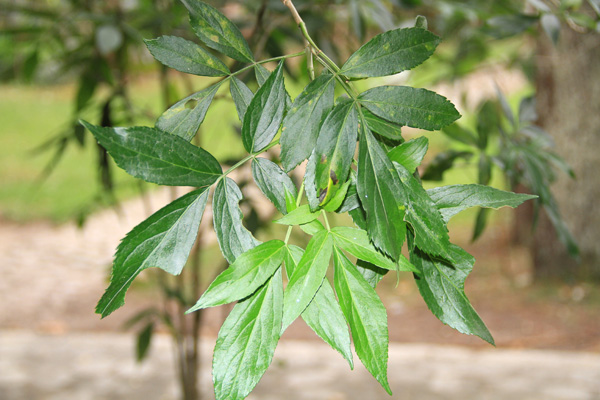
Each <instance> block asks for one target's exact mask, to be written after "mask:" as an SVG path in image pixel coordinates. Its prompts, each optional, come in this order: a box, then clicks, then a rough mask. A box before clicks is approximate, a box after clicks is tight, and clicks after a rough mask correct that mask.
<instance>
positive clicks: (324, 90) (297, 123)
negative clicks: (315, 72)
mask: <svg viewBox="0 0 600 400" xmlns="http://www.w3.org/2000/svg"><path fill="white" fill-rule="evenodd" d="M334 83H335V78H334V76H333V75H331V74H323V75H320V76H319V77H317V79H315V80H314V81H312V82H311V83H309V84H308V85H307V86H306V87H305V88H304V90H303V91H302V93H300V95H299V96H298V97H297V98H296V100H294V103H293V104H292V108H291V109H290V111H289V112H288V113H287V116H286V117H285V119H284V121H283V128H282V131H281V163H282V164H283V168H284V169H285V170H286V171H290V170H291V169H293V168H294V167H295V166H296V165H298V164H300V163H301V162H302V161H304V160H306V159H307V158H308V156H310V154H311V153H312V151H313V149H314V148H315V146H316V144H317V137H318V135H319V128H320V126H321V122H322V120H323V118H324V117H325V115H326V113H328V112H329V110H330V109H331V107H333V91H334V90H333V89H334V86H335V85H334Z"/></svg>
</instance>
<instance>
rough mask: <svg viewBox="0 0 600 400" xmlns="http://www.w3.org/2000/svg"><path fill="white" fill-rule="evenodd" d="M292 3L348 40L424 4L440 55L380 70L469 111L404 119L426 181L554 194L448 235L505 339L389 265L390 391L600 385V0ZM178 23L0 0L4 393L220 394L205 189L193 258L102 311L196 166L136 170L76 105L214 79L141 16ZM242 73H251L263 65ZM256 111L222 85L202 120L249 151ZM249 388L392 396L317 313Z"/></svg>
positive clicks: (134, 107)
mask: <svg viewBox="0 0 600 400" xmlns="http://www.w3.org/2000/svg"><path fill="white" fill-rule="evenodd" d="M208 3H211V4H212V5H213V6H215V7H217V8H219V9H220V10H221V11H222V12H223V13H224V14H225V15H226V16H227V17H228V18H229V19H231V20H232V21H234V22H235V23H236V25H237V26H238V27H239V28H240V30H241V31H242V33H243V34H244V36H245V37H246V39H247V40H248V42H249V43H250V46H251V48H252V49H253V51H254V54H255V55H256V58H257V59H265V58H269V57H275V56H279V55H283V54H286V53H291V52H295V51H300V50H302V49H303V47H304V44H303V42H302V38H301V36H300V35H299V33H298V31H297V27H296V26H295V24H294V23H293V21H292V19H291V18H290V15H289V11H288V10H287V8H285V7H284V6H283V5H282V3H281V2H280V1H279V0H249V1H234V0H231V1H212V2H211V1H209V2H208ZM294 3H295V4H296V7H297V8H298V10H299V11H300V14H301V15H302V17H303V19H304V20H305V21H306V23H307V27H308V30H309V32H311V35H312V36H313V38H314V39H315V41H316V42H317V43H318V44H319V45H320V47H321V48H322V49H323V50H324V51H325V52H326V53H327V54H328V55H330V56H331V58H332V59H333V60H334V61H336V62H337V63H339V64H342V63H343V62H344V61H345V60H346V58H347V57H348V56H349V55H350V54H352V52H353V51H354V50H356V49H357V48H358V47H359V46H360V45H361V44H362V43H365V42H366V41H367V40H368V39H370V38H371V37H373V36H374V35H376V34H377V33H380V32H382V31H385V30H389V29H394V28H398V27H409V26H414V24H415V18H416V17H417V16H418V15H422V16H425V17H426V18H427V21H428V28H429V29H430V30H431V31H433V32H434V33H436V34H437V35H439V36H441V37H442V39H443V41H442V43H441V44H440V46H439V47H438V50H437V51H436V53H435V54H434V56H433V57H432V58H431V59H429V60H428V61H426V62H425V63H424V64H422V65H421V66H419V67H418V68H416V69H415V70H414V71H411V72H410V73H403V74H400V75H397V76H393V77H389V78H386V79H377V80H373V82H371V81H369V83H368V84H370V85H378V84H384V83H385V84H405V85H411V86H416V87H426V88H429V89H432V90H435V91H436V92H438V93H440V94H442V95H444V96H446V97H448V98H449V99H451V100H452V102H453V103H454V104H456V105H457V108H459V110H460V111H461V113H462V114H463V118H461V119H460V120H459V122H458V123H457V124H454V125H452V126H450V127H448V128H446V129H444V131H442V132H423V131H417V130H412V129H405V128H403V129H402V133H403V136H404V138H405V139H409V138H412V137H415V136H418V135H423V134H425V135H426V136H427V137H428V138H429V141H430V146H429V152H428V154H427V156H426V158H425V160H424V163H423V165H422V166H421V167H420V169H419V172H420V174H421V176H422V179H423V180H424V184H425V186H426V187H427V188H429V187H435V186H440V185H447V184H457V183H481V184H489V185H492V186H494V187H497V188H501V189H506V190H513V191H518V192H527V193H533V194H536V195H538V196H539V200H538V201H537V202H535V203H534V202H528V203H527V204H525V205H523V206H521V207H519V208H518V209H517V210H512V209H502V210H499V211H492V212H488V211H483V210H478V209H475V210H472V211H469V212H465V213H462V214H461V215H459V216H457V217H455V218H454V219H453V220H452V221H451V223H450V225H449V229H450V235H451V239H452V241H453V242H455V243H456V244H458V245H460V246H462V247H465V248H466V249H467V250H468V251H469V252H470V253H472V254H473V255H474V256H475V257H476V259H477V262H476V267H475V269H474V272H473V274H472V275H471V277H470V278H469V279H468V280H467V283H466V292H467V295H468V296H469V297H470V299H471V302H472V303H473V305H474V306H475V308H476V309H477V310H478V312H479V314H480V315H481V317H482V319H483V320H484V321H485V322H486V324H487V325H488V327H489V329H490V331H491V332H492V334H493V336H494V338H495V339H496V344H497V348H495V349H494V348H491V347H490V346H489V345H486V344H485V343H483V342H482V341H481V340H479V339H477V338H473V337H469V336H465V335H461V334H459V333H457V332H455V331H453V330H452V329H450V328H448V327H447V326H444V325H443V324H442V323H440V322H439V321H438V320H437V319H436V318H435V317H434V316H433V315H431V313H430V312H429V311H428V310H427V307H426V305H425V304H424V302H423V301H422V300H421V299H420V296H419V293H418V290H417V288H416V286H415V285H414V283H413V282H412V277H411V276H409V275H403V276H401V278H400V281H399V283H398V284H396V279H395V277H386V278H385V279H384V280H383V281H382V283H381V284H380V285H379V287H378V292H379V294H380V296H381V297H382V299H383V301H384V303H385V305H386V307H387V309H388V314H389V331H390V339H391V345H390V366H389V377H390V383H391V386H392V389H393V390H394V393H395V394H394V396H393V398H395V399H396V398H397V399H459V398H460V399H482V398H485V399H505V398H507V397H508V396H512V397H513V398H516V399H542V398H543V399H600V318H599V316H600V286H599V282H600V246H599V245H598V242H599V241H600V209H599V207H598V201H597V199H598V198H599V197H600V177H598V173H597V171H599V170H600V157H599V156H598V149H600V113H599V112H598V110H599V109H600V23H599V15H600V2H599V1H598V0H585V1H584V0H566V1H562V0H548V1H546V0H527V1H516V0H514V1H513V0H499V1H494V2H489V1H483V0H460V1H442V0H319V1H300V0H297V1H295V2H294ZM164 34H169V35H176V36H181V37H186V38H188V39H190V40H194V35H193V32H192V30H191V29H190V27H189V23H188V16H187V12H186V9H185V7H183V5H182V4H181V3H179V2H177V1H174V0H109V1H104V2H98V1H93V0H35V1H33V0H28V1H27V0H11V1H5V0H0V304H1V305H0V399H2V400H21V399H142V398H143V399H146V400H150V399H185V400H197V399H200V398H202V399H210V398H214V395H213V394H212V383H211V378H210V365H211V361H210V359H211V356H212V346H213V345H214V340H215V338H216V334H217V332H218V329H219V327H220V325H221V323H222V321H223V320H224V318H225V317H226V315H227V313H228V311H229V309H228V308H227V307H226V306H224V307H221V308H218V309H211V310H208V311H203V312H202V313H195V314H193V315H191V316H187V317H183V314H182V312H183V311H184V310H185V309H187V308H188V305H189V304H190V303H191V304H193V303H194V302H195V301H196V299H197V298H198V297H199V294H200V293H202V291H203V290H204V288H205V287H206V286H207V285H208V284H209V283H210V282H211V281H212V279H213V278H214V277H215V276H216V275H217V274H218V273H219V272H220V271H221V270H222V269H223V268H225V267H226V266H227V264H226V263H225V262H224V261H223V259H222V257H221V255H220V252H219V249H218V244H217V242H216V239H215V238H214V236H213V234H211V229H210V218H209V217H207V216H209V215H210V211H207V212H206V214H205V218H204V220H203V222H202V226H201V232H200V235H199V240H198V242H197V244H196V247H195V249H194V251H193V253H192V256H191V257H190V261H189V264H190V265H189V266H188V268H186V272H185V273H184V274H183V275H182V276H181V277H178V278H174V277H171V276H167V275H166V274H163V273H162V272H161V271H158V270H147V271H145V272H144V273H142V274H141V275H140V277H139V278H138V279H137V280H136V281H135V282H134V284H133V286H132V289H131V290H130V292H129V293H128V295H127V302H126V306H125V307H123V308H121V309H120V310H119V311H118V312H116V313H114V314H112V315H111V316H110V317H109V318H107V319H104V320H100V319H99V317H98V316H97V315H96V314H94V306H95V303H96V302H97V300H98V299H99V298H100V296H101V295H102V293H103V290H104V288H105V287H106V286H107V282H108V279H109V274H110V267H111V262H112V255H113V253H114V250H115V248H116V246H117V245H118V243H119V240H120V239H121V238H122V237H123V236H124V235H125V234H126V233H127V232H128V231H129V230H130V229H131V228H132V227H133V226H135V225H137V224H138V223H139V222H141V221H142V220H143V219H145V218H146V217H148V216H149V215H150V214H151V213H153V212H154V211H156V210H158V209H159V208H160V207H162V206H163V205H165V204H167V203H168V202H170V201H171V200H173V199H174V198H177V197H179V196H180V195H182V194H183V193H184V192H185V190H184V189H183V188H170V189H165V188H158V187H157V186H155V185H151V184H147V183H144V182H141V181H138V180H136V179H134V178H132V177H130V176H127V175H126V174H125V173H124V172H123V171H121V170H119V169H118V168H116V166H115V165H114V163H113V161H112V160H111V159H110V157H108V156H107V154H106V152H105V151H104V150H103V149H102V148H101V147H99V145H98V144H97V143H96V142H95V140H94V139H93V138H92V136H91V135H90V134H89V132H87V131H85V130H84V129H83V127H81V125H79V124H78V120H79V119H86V120H88V121H90V122H92V123H95V124H101V125H104V126H109V125H110V126H132V125H149V126H152V125H153V124H154V121H155V120H156V118H157V117H158V116H159V115H160V114H161V113H162V111H164V110H165V109H166V108H167V107H169V106H170V105H172V104H173V103H175V102H176V101H178V100H180V99H181V98H183V97H185V96H187V95H188V94H190V93H192V92H195V91H198V90H200V89H202V88H204V87H207V86H208V85H209V84H210V83H211V82H213V81H211V79H210V78H201V77H196V76H191V75H185V74H181V73H178V72H176V71H173V70H168V69H166V67H163V66H162V65H160V64H158V63H157V62H155V61H154V60H153V58H152V57H151V55H150V54H149V52H148V51H147V50H146V48H145V46H144V44H143V40H142V39H144V38H146V39H148V38H154V37H157V36H160V35H164ZM227 62H228V64H232V62H231V60H228V61H227ZM230 66H231V68H233V69H234V70H235V69H236V68H238V67H240V66H239V65H237V66H236V65H230ZM267 66H268V67H269V68H272V66H269V65H267ZM305 71H306V65H305V61H299V60H296V59H294V60H293V61H289V62H287V63H286V74H287V78H289V79H288V80H287V90H288V92H289V93H290V95H291V96H292V97H293V98H294V97H295V96H297V95H298V94H299V93H300V91H301V90H302V88H303V87H304V86H305V85H306V84H307V83H308V76H307V74H306V72H305ZM244 80H245V81H246V82H247V84H248V85H249V86H250V87H251V88H252V89H255V88H256V87H257V82H256V78H255V77H254V76H252V75H247V76H244ZM358 85H359V87H360V88H361V89H366V88H367V83H363V82H359V83H358ZM239 131H240V126H239V121H238V118H237V115H236V112H235V107H234V104H233V102H232V101H231V99H230V97H229V96H228V93H227V91H226V90H221V91H219V93H218V94H217V96H216V97H215V101H213V104H212V106H211V108H210V110H209V113H208V115H207V118H206V120H205V122H204V123H203V125H202V126H201V128H200V131H199V134H198V135H197V137H196V139H195V143H196V144H197V145H200V146H202V147H204V148H206V149H207V150H208V151H210V152H211V153H212V154H214V155H215V156H216V157H217V159H219V160H220V161H221V162H222V163H223V164H224V165H233V164H234V163H235V162H237V161H238V160H239V159H241V158H242V157H243V156H244V149H243V147H242V145H241V141H240V140H239V138H238V136H239ZM269 156H270V157H272V158H273V159H276V158H277V152H274V153H271V154H269ZM233 177H234V179H235V180H236V181H237V183H238V184H239V185H240V186H241V187H242V190H243V192H244V195H245V196H246V197H247V199H246V200H244V201H243V202H242V205H241V206H242V209H243V211H244V214H245V219H244V221H245V223H246V224H247V227H248V229H250V230H251V231H252V232H253V233H255V235H257V237H258V238H261V237H267V236H270V235H273V234H278V232H279V231H278V230H277V229H278V228H273V227H271V226H269V223H270V221H272V220H273V219H275V218H277V213H276V211H275V210H274V209H272V208H271V207H270V206H268V205H267V201H266V199H264V198H263V197H262V194H261V193H260V192H259V191H258V190H257V189H256V188H255V187H254V186H253V185H252V184H250V181H251V177H250V174H249V171H245V170H243V169H242V170H241V171H240V172H239V174H237V175H235V176H233ZM297 178H298V179H299V176H298V177H297ZM339 222H340V223H346V222H347V221H344V220H342V219H340V221H339ZM296 240H298V241H301V240H303V239H302V236H301V235H300V234H298V237H297V238H296ZM249 398H254V399H281V398H286V399H365V398H366V399H379V398H381V399H385V398H389V397H388V396H387V395H386V394H385V392H384V391H383V390H382V389H381V388H379V387H378V386H377V384H376V382H375V380H374V379H372V378H369V376H368V374H367V372H366V371H365V370H364V369H361V367H357V369H356V371H349V370H348V367H347V365H345V364H344V361H343V360H342V359H341V357H339V355H338V354H336V353H335V351H333V350H331V349H330V348H328V347H327V346H326V345H324V344H322V343H320V342H319V338H318V337H317V336H316V335H315V334H314V333H313V332H312V331H311V330H310V329H309V328H308V327H307V326H306V325H304V324H303V322H301V321H300V322H296V323H295V324H294V325H292V327H291V328H290V329H289V330H288V331H287V332H286V334H285V335H284V337H283V339H282V342H281V343H280V345H279V347H278V350H277V352H276V355H275V359H274V362H273V364H272V366H271V368H270V369H269V370H268V372H267V374H266V375H265V377H264V378H263V380H262V381H261V383H260V384H259V386H258V387H257V389H256V391H255V392H254V393H253V394H252V395H251V396H250V397H249Z"/></svg>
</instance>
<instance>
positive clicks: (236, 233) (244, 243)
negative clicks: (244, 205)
mask: <svg viewBox="0 0 600 400" xmlns="http://www.w3.org/2000/svg"><path fill="white" fill-rule="evenodd" d="M240 200H242V192H241V191H240V189H239V188H238V186H237V184H236V183H235V182H234V181H233V180H231V179H230V178H225V179H223V180H221V181H220V182H219V184H218V185H217V187H216V188H215V193H214V194H213V226H214V228H215V233H216V234H217V239H218V241H219V247H220V248H221V252H222V253H223V256H224V257H225V259H226V260H227V262H228V263H229V264H232V263H233V262H234V261H235V259H236V258H237V257H238V256H239V255H240V254H242V253H245V252H246V251H248V250H250V249H251V248H253V247H254V246H256V245H257V244H259V243H260V242H259V241H258V240H256V239H255V238H254V236H252V234H251V233H250V232H249V231H248V230H247V229H246V228H245V227H244V225H243V224H242V219H243V218H244V216H243V214H242V210H240V207H239V202H240Z"/></svg>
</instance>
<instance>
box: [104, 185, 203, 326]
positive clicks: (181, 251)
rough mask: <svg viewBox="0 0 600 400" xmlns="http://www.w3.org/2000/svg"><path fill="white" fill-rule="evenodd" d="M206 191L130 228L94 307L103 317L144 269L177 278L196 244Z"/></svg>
mask: <svg viewBox="0 0 600 400" xmlns="http://www.w3.org/2000/svg"><path fill="white" fill-rule="evenodd" d="M207 199H208V188H207V187H205V188H202V189H199V190H196V191H193V192H191V193H189V194H186V195H185V196H183V197H180V198H179V199H177V200H175V201H174V202H172V203H171V204H168V205H167V206H165V207H163V208H161V209H160V210H158V211H157V212H155V213H154V214H152V215H151V216H150V217H149V218H148V219H146V220H145V221H144V222H142V223H141V224H139V225H138V226H136V227H135V228H133V229H132V230H131V231H130V232H129V233H128V234H127V236H125V238H124V239H123V240H122V241H121V243H120V244H119V247H118V248H117V253H116V254H115V261H114V264H113V270H112V275H111V279H110V285H109V286H108V289H106V292H104V295H103V296H102V298H101V299H100V301H99V302H98V305H97V306H96V313H98V314H101V315H102V317H103V318H104V317H106V316H108V315H109V314H110V313H112V312H113V311H115V310H116V309H117V308H119V307H121V306H122V305H123V304H124V303H125V292H126V291H127V289H128V288H129V286H130V285H131V282H133V279H134V278H135V277H136V276H137V275H138V274H139V273H140V272H142V271H143V270H144V269H146V268H150V267H158V268H161V269H163V270H165V271H167V272H169V273H170V274H173V275H178V274H180V273H181V270H182V269H183V267H184V266H185V263H186V261H187V258H188V255H189V254H190V250H191V249H192V246H193V244H194V241H195V240H196V235H197V233H198V227H199V226H200V221H201V220H202V215H203V214H204V208H205V206H206V201H207Z"/></svg>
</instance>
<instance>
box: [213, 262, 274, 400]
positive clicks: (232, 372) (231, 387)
mask: <svg viewBox="0 0 600 400" xmlns="http://www.w3.org/2000/svg"><path fill="white" fill-rule="evenodd" d="M282 304H283V284H282V279H281V269H280V270H279V271H277V272H276V273H275V274H274V275H273V277H272V278H271V279H270V280H269V281H268V282H267V283H266V284H265V285H264V286H263V287H261V288H260V289H259V290H257V291H256V292H255V293H254V294H253V295H252V296H251V297H249V298H247V299H245V300H243V301H240V302H239V303H237V304H236V305H235V307H233V310H231V312H230V313H229V316H228V317H227V319H226V320H225V322H224V323H223V326H222V327H221V330H220V331H219V336H218V337H217V343H216V345H215V351H214V354H213V369H212V375H213V383H214V388H215V396H216V398H217V399H227V400H242V399H244V398H246V396H248V394H250V392H251V391H252V389H254V386H256V384H257V383H258V381H259V380H260V378H261V377H262V376H263V374H264V373H265V371H266V370H267V368H268V367H269V365H270V364H271V360H272V359H273V354H274V353H275V347H276V346H277V342H278V341H279V337H280V335H279V331H280V329H281V316H282Z"/></svg>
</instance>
